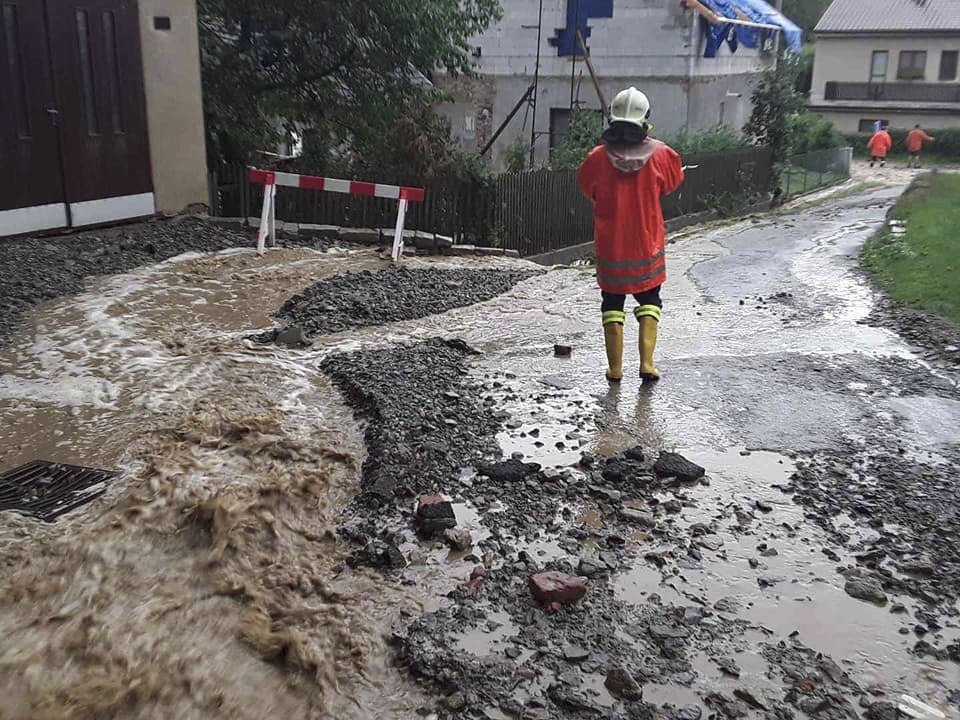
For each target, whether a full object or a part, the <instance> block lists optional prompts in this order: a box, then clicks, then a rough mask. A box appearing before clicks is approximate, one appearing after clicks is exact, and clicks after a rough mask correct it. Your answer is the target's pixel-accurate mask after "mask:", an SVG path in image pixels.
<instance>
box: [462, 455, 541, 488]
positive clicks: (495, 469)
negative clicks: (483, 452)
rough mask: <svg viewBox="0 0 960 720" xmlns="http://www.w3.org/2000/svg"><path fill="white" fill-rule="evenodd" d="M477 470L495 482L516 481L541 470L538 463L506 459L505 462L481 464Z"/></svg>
mask: <svg viewBox="0 0 960 720" xmlns="http://www.w3.org/2000/svg"><path fill="white" fill-rule="evenodd" d="M477 470H478V471H479V472H480V474H481V475H486V476H487V477H488V478H490V479H491V480H493V481H494V482H502V483H514V482H519V481H520V480H523V479H524V478H525V477H527V476H528V475H533V474H535V473H538V472H540V466H539V465H538V464H537V463H525V462H521V461H520V460H513V459H511V460H506V461H504V462H498V463H490V464H486V465H480V466H479V467H478V468H477Z"/></svg>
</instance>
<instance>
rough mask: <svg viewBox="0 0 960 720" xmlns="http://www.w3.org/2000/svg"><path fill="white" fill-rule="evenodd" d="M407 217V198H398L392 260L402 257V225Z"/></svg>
mask: <svg viewBox="0 0 960 720" xmlns="http://www.w3.org/2000/svg"><path fill="white" fill-rule="evenodd" d="M406 219H407V200H406V199H402V200H400V207H399V209H398V210H397V227H396V228H395V229H394V231H393V261H394V262H400V258H402V257H403V225H404V222H406Z"/></svg>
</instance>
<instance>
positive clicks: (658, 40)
mask: <svg viewBox="0 0 960 720" xmlns="http://www.w3.org/2000/svg"><path fill="white" fill-rule="evenodd" d="M538 8H539V0H503V11H504V16H503V19H502V20H501V21H500V22H498V23H497V24H496V25H495V26H493V27H492V28H490V29H489V30H488V31H487V32H486V33H485V34H483V35H482V36H480V37H478V38H475V39H474V40H473V41H472V44H473V46H474V47H475V48H477V49H478V52H479V57H478V58H477V62H476V69H477V72H478V73H480V74H481V76H482V78H481V79H479V80H472V81H471V80H464V79H458V80H450V79H446V80H440V81H439V83H438V84H440V85H441V87H444V88H445V89H447V90H448V91H449V92H451V94H452V95H453V96H454V97H455V101H454V102H453V103H451V104H450V105H448V106H447V108H446V113H447V114H448V116H449V117H450V120H451V124H452V127H453V131H454V134H455V136H456V137H457V138H458V139H459V140H460V142H461V143H462V144H463V145H464V147H468V148H471V149H473V148H474V147H478V146H480V145H482V144H483V143H484V142H485V141H486V140H487V139H489V137H490V133H491V132H492V131H494V130H495V129H496V128H497V127H498V126H499V125H500V124H501V123H502V122H503V120H504V119H505V118H506V117H507V115H508V114H509V112H510V110H511V109H512V108H513V106H514V105H515V104H516V102H517V101H518V100H519V99H520V97H521V96H522V95H523V93H524V91H525V90H526V88H527V87H528V86H529V85H530V84H531V83H532V81H533V76H534V70H535V67H536V53H537V27H536V26H537V22H538V16H537V12H538ZM566 8H567V2H566V0H544V5H543V32H542V37H541V46H540V51H541V62H540V83H539V92H538V95H537V117H536V131H537V134H538V139H537V142H536V158H537V162H538V163H545V162H547V160H548V158H549V131H550V116H551V113H550V111H551V109H552V108H555V109H558V110H567V109H569V107H570V95H571V70H573V83H572V85H573V89H574V96H575V97H576V96H577V95H578V96H579V100H580V101H581V104H580V107H581V108H587V109H598V108H599V107H600V103H599V100H598V99H597V96H596V93H595V91H594V88H593V84H592V82H591V79H590V75H589V72H588V70H587V67H586V65H585V63H584V62H583V61H582V60H578V61H576V62H574V61H573V60H572V59H571V58H569V57H559V56H558V50H557V48H556V47H554V46H553V45H552V44H551V43H550V40H551V39H552V38H554V37H555V35H556V30H558V29H561V28H563V27H565V26H566V24H567V14H566ZM700 22H701V21H700V20H699V18H698V16H697V15H696V14H695V13H694V12H693V11H692V10H687V9H685V8H683V7H682V5H681V3H680V2H678V0H614V7H613V17H612V18H591V19H590V21H589V23H588V24H589V27H590V29H591V35H590V37H589V38H588V39H587V43H588V45H589V47H590V55H591V59H592V61H593V64H594V66H595V68H596V71H597V74H598V75H599V76H600V78H601V86H602V88H603V91H604V94H605V96H606V99H607V101H608V102H609V101H610V100H611V99H612V98H613V95H614V94H615V93H616V92H618V91H619V90H622V89H623V88H625V87H629V86H630V85H635V86H636V87H638V88H640V89H641V90H643V91H644V92H645V93H647V95H648V96H649V97H650V100H651V105H652V108H653V111H652V119H653V122H654V123H655V125H656V132H657V134H659V135H661V136H669V135H674V134H676V133H678V132H680V131H682V130H685V129H689V130H697V129H703V128H708V127H714V126H716V125H717V124H720V123H723V124H725V125H727V126H729V127H733V128H737V129H739V128H740V127H742V125H743V123H744V122H745V121H746V119H747V117H748V116H749V113H750V88H751V82H752V80H753V78H754V77H755V76H756V73H757V72H758V71H759V70H761V69H762V68H764V67H766V66H767V65H768V64H769V63H770V62H771V61H772V57H771V56H770V55H769V54H761V53H760V52H759V51H756V50H748V49H746V48H743V47H741V48H740V49H739V50H738V51H737V53H736V54H733V53H731V52H730V51H729V49H728V48H727V47H726V46H724V47H723V48H722V49H721V50H720V53H719V55H718V56H717V57H716V58H704V57H703V52H704V38H703V35H702V31H701V26H700ZM525 121H526V126H525V127H524V122H525ZM532 123H533V118H532V117H531V116H530V111H528V110H527V108H526V107H524V108H521V110H520V112H519V113H518V114H517V116H516V117H515V118H514V119H513V121H512V122H511V123H510V125H509V126H508V128H507V130H506V131H505V132H504V133H503V135H501V137H500V139H499V140H498V141H497V143H496V145H495V146H494V149H493V152H492V159H493V160H494V164H495V166H497V167H502V166H503V160H504V155H505V153H506V151H507V149H508V148H509V146H510V145H511V143H512V142H513V141H514V140H516V139H522V140H523V141H524V142H529V140H530V130H531V126H532ZM471 128H473V129H472V130H471Z"/></svg>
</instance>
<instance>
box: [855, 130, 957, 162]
mask: <svg viewBox="0 0 960 720" xmlns="http://www.w3.org/2000/svg"><path fill="white" fill-rule="evenodd" d="M889 132H890V137H892V138H893V148H892V149H891V151H890V152H891V154H893V155H906V153H907V143H906V140H907V133H908V132H910V129H904V128H890V130H889ZM871 134H872V133H868V134H863V135H859V134H858V135H847V136H846V141H847V143H848V144H849V145H850V146H851V147H853V154H854V155H857V156H858V157H865V156H866V155H867V142H869V140H870V135H871ZM927 134H928V135H932V136H933V137H935V138H936V140H934V141H933V142H932V143H925V144H924V146H923V151H924V152H925V153H929V154H931V155H938V156H940V157H943V158H953V159H956V160H960V127H955V128H945V129H943V130H929V129H927Z"/></svg>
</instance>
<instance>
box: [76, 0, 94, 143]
mask: <svg viewBox="0 0 960 720" xmlns="http://www.w3.org/2000/svg"><path fill="white" fill-rule="evenodd" d="M77 42H78V43H79V48H80V80H81V85H82V90H83V110H84V117H85V118H86V121H87V134H88V135H96V134H97V132H98V127H97V95H96V92H95V91H94V87H93V55H92V54H91V52H90V28H89V26H88V25H87V11H86V10H77Z"/></svg>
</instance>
